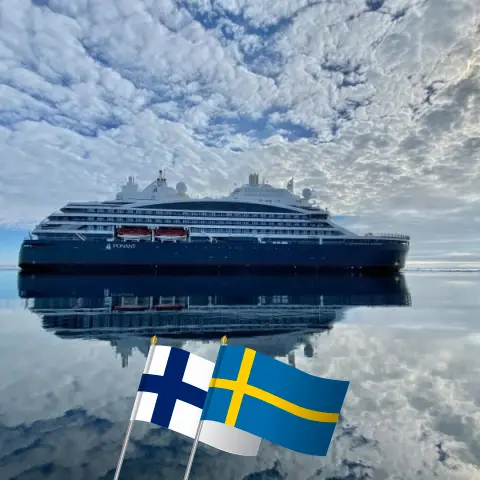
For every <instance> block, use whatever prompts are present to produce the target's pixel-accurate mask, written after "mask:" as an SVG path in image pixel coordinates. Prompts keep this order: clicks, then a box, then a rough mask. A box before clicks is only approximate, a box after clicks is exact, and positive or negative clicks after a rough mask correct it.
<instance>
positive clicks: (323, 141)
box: [0, 0, 480, 263]
mask: <svg viewBox="0 0 480 480" xmlns="http://www.w3.org/2000/svg"><path fill="white" fill-rule="evenodd" d="M0 25H1V28H0V159H1V160H0V162H1V175H0V207H1V208H0V225H1V226H2V228H1V229H0V231H1V232H3V234H5V231H6V230H10V229H11V228H12V226H21V227H22V228H25V227H26V228H28V227H30V226H32V225H33V224H35V223H37V222H38V221H39V220H41V219H42V218H43V217H44V216H46V215H48V214H49V213H50V212H51V211H52V210H55V209H57V208H59V207H60V206H62V205H63V204H64V203H66V202H67V201H74V200H94V199H106V198H110V197H112V196H114V194H115V192H116V190H117V188H118V186H119V185H120V184H121V183H122V182H123V181H124V179H125V178H126V177H127V176H128V175H130V174H133V175H135V176H136V177H137V180H138V182H139V183H142V184H143V183H146V182H148V181H150V179H152V178H153V177H154V175H156V171H157V170H158V169H159V168H162V167H165V168H166V169H167V175H168V177H169V180H170V181H171V182H172V183H174V182H176V181H178V180H185V181H186V183H187V185H188V188H189V192H190V193H191V194H192V195H205V194H208V195H216V194H226V193H229V191H230V190H231V189H232V188H233V186H234V184H235V183H241V182H243V181H245V179H246V178H247V175H248V173H249V172H250V171H252V170H255V171H257V172H258V173H259V174H260V175H261V176H265V177H266V178H267V180H268V181H269V182H270V183H271V184H275V185H284V184H285V182H286V181H287V180H288V179H289V178H290V177H291V176H294V177H295V179H296V186H297V188H298V189H301V188H303V187H306V186H310V187H313V188H314V189H315V191H316V196H317V198H318V200H319V202H320V203H321V204H322V205H325V206H328V207H329V208H330V210H331V211H332V212H334V213H337V214H350V215H355V216H357V217H358V218H355V219H354V220H353V221H352V220H351V221H350V224H351V225H352V226H354V227H356V228H357V229H359V231H365V230H370V229H375V230H377V231H400V232H403V233H407V234H410V235H412V240H413V245H412V255H411V258H412V259H414V260H415V259H417V260H418V259H422V260H429V259H438V258H442V259H443V260H448V259H454V260H462V261H467V262H471V261H474V260H480V250H479V248H478V245H479V242H480V234H479V233H478V231H479V222H480V215H479V214H478V212H479V206H480V200H479V198H480V197H479V193H478V192H479V187H480V182H479V179H478V178H479V171H480V133H479V125H480V80H479V70H480V26H479V25H480V4H479V3H478V1H477V0H459V1H456V2H451V1H449V0H435V1H428V0H418V1H415V0H387V1H383V0H349V1H342V0H338V1H325V0H317V1H315V0H297V1H294V0H281V1H278V0H277V1H267V0H216V1H215V2H212V1H209V2H207V1H205V0H203V1H200V0H191V1H188V2H187V1H182V0H177V1H175V0H69V1H62V0H25V1H23V2H18V0H3V1H2V2H0ZM1 235H2V234H0V236H1ZM1 238H3V239H5V238H7V237H6V236H1ZM9 238H11V237H9ZM3 243H5V242H3ZM4 255H5V254H4ZM1 260H2V258H0V263H1Z"/></svg>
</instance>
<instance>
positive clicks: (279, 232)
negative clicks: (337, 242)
mask: <svg viewBox="0 0 480 480" xmlns="http://www.w3.org/2000/svg"><path fill="white" fill-rule="evenodd" d="M86 229H88V230H96V231H112V227H110V226H104V225H89V226H87V227H86ZM190 231H191V232H192V233H201V232H204V233H253V234H264V233H269V234H273V235H342V234H341V233H340V232H337V231H332V230H325V231H322V230H298V229H295V230H271V229H268V230H267V229H261V228H260V229H248V228H236V229H231V228H197V227H192V228H191V229H190Z"/></svg>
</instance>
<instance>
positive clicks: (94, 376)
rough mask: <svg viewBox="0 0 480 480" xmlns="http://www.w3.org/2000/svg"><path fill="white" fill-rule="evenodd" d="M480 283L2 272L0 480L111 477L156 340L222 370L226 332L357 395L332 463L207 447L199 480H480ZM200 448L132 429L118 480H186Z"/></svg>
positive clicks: (468, 277)
mask: <svg viewBox="0 0 480 480" xmlns="http://www.w3.org/2000/svg"><path fill="white" fill-rule="evenodd" d="M479 280H480V278H479V274H478V273H475V272H468V273H462V272H455V273H445V272H443V273H438V272H437V273H435V272H431V273H426V272H423V273H411V274H406V275H405V277H398V278H377V279H365V278H361V277H333V278H320V279H312V278H302V277H290V278H289V277H273V278H265V277H264V278H256V277H247V278H245V277H243V278H242V277H239V278H234V277H230V278H219V277H213V278H181V277H174V278H164V279H161V278H149V277H130V278H128V277H124V278H118V277H117V278H115V277H97V278H94V277H90V278H89V277H77V278H76V277H73V276H70V277H68V276H63V277H43V276H36V277H19V276H18V274H17V272H14V271H4V272H0V479H1V480H9V479H22V480H27V479H62V480H63V479H71V480H75V479H85V480H87V479H88V480H95V479H113V474H114V471H115V467H116V463H117V460H118V457H119V454H120V449H121V446H122V443H123V439H124V436H125V432H126V428H127V423H128V419H129V416H130V412H131V408H132V405H133V400H134V396H135V393H136V390H137V387H138V383H139V380H140V376H141V373H142V371H143V368H144V365H145V360H146V354H147V352H148V348H149V337H150V336H151V335H153V334H156V335H157V336H159V343H162V344H168V345H176V346H180V347H182V348H185V349H187V350H189V351H191V352H193V353H196V354H198V355H201V356H204V357H205V358H208V359H210V360H212V361H214V360H215V358H216V354H217V351H218V348H219V339H220V337H221V336H222V335H223V334H224V333H227V334H228V335H229V343H237V344H242V345H246V346H249V347H251V348H254V349H256V350H258V351H261V352H263V353H266V354H268V355H271V356H274V357H276V358H278V359H280V360H282V361H285V362H289V363H290V364H292V365H295V366H296V367H297V368H300V369H302V370H304V371H307V372H310V373H313V374H315V375H319V376H325V377H329V378H335V379H345V380H350V382H351V383H350V388H349V390H348V393H347V396H346V399H345V403H344V407H343V410H342V416H341V421H340V422H339V424H338V425H337V428H336V430H335V434H334V438H333V440H332V444H331V446H330V450H329V452H328V455H327V456H326V457H309V456H305V455H300V454H296V453H293V452H291V451H288V450H285V449H283V448H280V447H278V446H275V445H272V444H270V443H269V442H267V441H263V442H262V446H261V449H260V452H259V455H258V457H256V458H245V457H237V456H234V455H229V454H226V453H222V452H218V451H216V450H213V449H211V448H209V447H205V446H202V445H200V446H199V449H198V451H197V455H196V457H195V461H194V464H193V469H192V473H191V476H190V478H191V480H197V479H198V480H201V479H205V478H209V479H217V478H218V479H224V480H228V479H232V480H233V479H239V480H240V479H245V480H246V479H249V480H254V479H255V480H260V479H298V480H303V479H309V480H313V479H324V480H340V479H343V480H357V479H358V480H360V479H362V480H370V479H373V480H381V479H392V480H393V479H395V480H399V479H408V480H410V479H413V478H419V479H452V480H453V479H465V480H476V479H480V408H479V407H480V290H479V289H480V282H479ZM20 297H22V298H20ZM169 305H177V308H181V310H170V307H168V306H169ZM260 334H261V335H260ZM191 446H192V440H190V439H188V438H185V437H183V436H181V435H179V434H176V433H173V432H169V431H168V430H165V429H162V428H159V427H156V426H150V425H149V424H144V423H137V424H136V425H135V426H134V429H133V433H132V437H131V441H130V444H129V448H128V450H127V455H126V459H125V462H124V466H123V469H122V474H121V475H120V479H121V480H123V479H125V480H126V479H135V480H137V479H138V480H141V479H148V480H152V479H157V478H158V479H170V478H171V479H182V478H183V475H184V471H185V466H186V462H187V460H188V456H189V453H190V449H191Z"/></svg>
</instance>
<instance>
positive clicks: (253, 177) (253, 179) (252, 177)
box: [248, 173, 258, 185]
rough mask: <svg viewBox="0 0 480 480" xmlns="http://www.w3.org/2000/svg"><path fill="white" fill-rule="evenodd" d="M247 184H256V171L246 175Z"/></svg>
mask: <svg viewBox="0 0 480 480" xmlns="http://www.w3.org/2000/svg"><path fill="white" fill-rule="evenodd" d="M248 184H249V185H258V173H251V174H250V175H249V176H248Z"/></svg>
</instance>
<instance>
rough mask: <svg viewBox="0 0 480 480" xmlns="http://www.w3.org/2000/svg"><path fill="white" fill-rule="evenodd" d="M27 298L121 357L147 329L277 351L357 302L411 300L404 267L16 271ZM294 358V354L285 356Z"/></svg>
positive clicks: (54, 322) (47, 323)
mask: <svg viewBox="0 0 480 480" xmlns="http://www.w3.org/2000/svg"><path fill="white" fill-rule="evenodd" d="M18 289H19V295H20V297H21V298H25V299H26V301H27V307H28V308H29V309H30V310H31V311H32V312H35V313H36V314H37V315H39V316H41V317H42V320H43V326H44V328H45V329H46V330H48V331H52V332H54V333H55V334H56V335H58V336H59V337H62V338H67V337H76V338H96V339H100V338H101V339H104V340H109V341H110V343H111V344H112V346H114V348H115V349H116V350H117V352H118V353H120V354H121V356H122V361H123V364H124V366H125V365H126V364H127V359H128V357H129V356H130V355H131V354H132V351H133V348H138V349H139V350H140V351H141V352H142V353H143V354H144V355H146V354H147V352H148V348H149V340H148V337H150V336H151V335H154V334H155V335H157V336H158V337H160V338H161V343H162V344H169V345H176V346H182V345H183V343H184V342H185V341H186V340H188V339H194V338H199V339H204V340H208V339H216V340H218V339H219V338H220V337H221V336H222V335H224V334H226V335H228V337H229V343H232V344H235V343H240V344H242V345H245V346H249V347H250V348H253V349H256V350H258V351H262V352H264V353H266V354H269V355H272V356H287V355H288V354H289V352H291V351H292V350H293V349H294V348H296V346H297V345H298V344H304V350H305V355H307V356H311V355H313V347H312V345H311V344H309V342H308V337H309V336H310V335H311V334H312V333H313V332H320V331H325V330H329V329H330V328H332V325H333V324H334V323H335V322H338V321H340V320H341V319H342V318H343V317H344V315H345V312H346V310H347V309H349V308H351V307H356V306H406V305H410V295H409V293H408V289H407V286H406V284H405V279H404V277H403V275H401V274H398V275H395V276H367V277H364V276H358V275H340V274H339V275H333V276H332V275H330V276H168V277H162V276H137V275H136V276H70V275H69V276H66V275H25V274H21V273H20V274H19V277H18ZM289 361H290V362H291V363H292V362H294V360H293V359H292V358H289Z"/></svg>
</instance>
